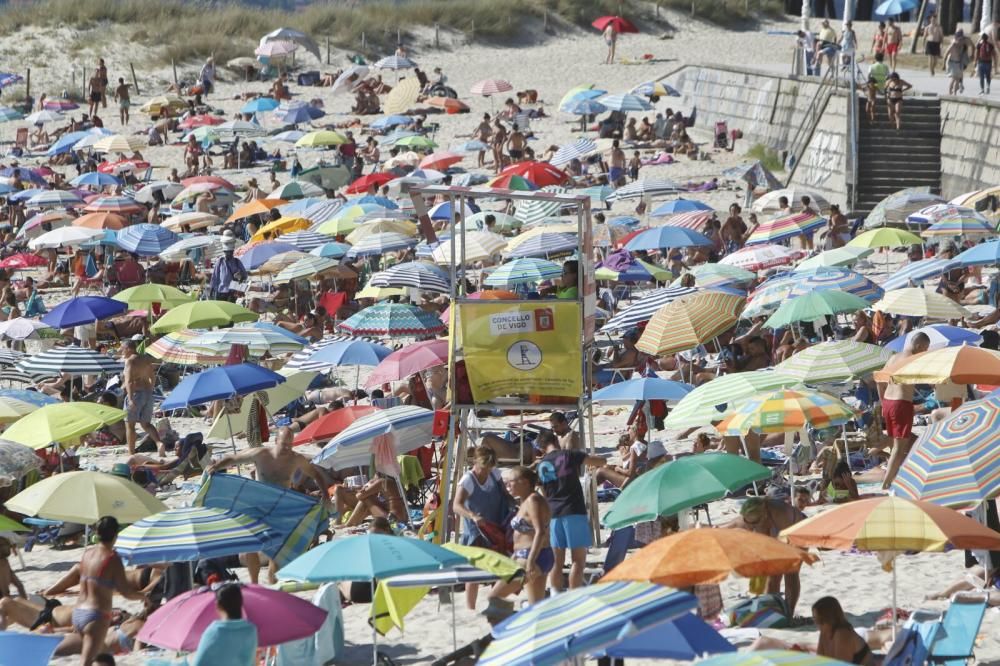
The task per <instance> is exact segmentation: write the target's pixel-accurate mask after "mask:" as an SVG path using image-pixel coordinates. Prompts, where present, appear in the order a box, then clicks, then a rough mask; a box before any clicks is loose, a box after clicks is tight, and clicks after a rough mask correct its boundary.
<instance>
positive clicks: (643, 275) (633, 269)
mask: <svg viewBox="0 0 1000 666" xmlns="http://www.w3.org/2000/svg"><path fill="white" fill-rule="evenodd" d="M672 277H673V273H671V272H670V271H669V270H667V269H665V268H660V267H659V266H654V265H653V264H650V263H647V262H645V261H642V260H641V259H633V260H632V261H630V262H629V263H628V264H627V265H626V266H622V267H620V270H613V269H611V268H609V267H607V266H600V267H598V269H597V271H595V272H594V278H595V279H597V280H610V281H613V282H650V281H652V282H667V281H669V280H670V278H672Z"/></svg>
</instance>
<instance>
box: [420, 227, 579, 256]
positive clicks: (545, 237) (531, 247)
mask: <svg viewBox="0 0 1000 666" xmlns="http://www.w3.org/2000/svg"><path fill="white" fill-rule="evenodd" d="M521 239H524V240H523V241H522V242H519V243H518V244H517V246H516V247H514V248H513V249H512V248H510V247H509V246H508V248H507V250H506V251H505V252H504V255H505V256H506V257H508V258H511V259H516V258H521V257H551V256H554V255H559V254H565V253H568V252H572V251H574V250H576V249H577V247H578V246H579V244H580V241H579V239H578V238H577V236H576V234H572V233H541V234H538V235H535V236H530V237H525V236H524V235H522V236H519V237H518V240H521ZM435 252H437V250H435ZM435 260H437V259H436V256H435ZM466 260H467V261H471V259H468V257H467V259H466Z"/></svg>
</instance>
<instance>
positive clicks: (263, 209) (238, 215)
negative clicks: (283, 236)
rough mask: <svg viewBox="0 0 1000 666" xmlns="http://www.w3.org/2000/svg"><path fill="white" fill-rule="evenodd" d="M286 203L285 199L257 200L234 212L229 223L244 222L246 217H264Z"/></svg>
mask: <svg viewBox="0 0 1000 666" xmlns="http://www.w3.org/2000/svg"><path fill="white" fill-rule="evenodd" d="M286 203H288V202H287V201H285V200H284V199H256V200H254V201H251V202H249V203H245V204H243V205H242V206H240V207H239V208H237V209H236V210H234V211H233V214H232V215H230V216H229V219H228V220H227V222H233V221H235V220H242V219H243V218H244V217H251V216H252V215H262V214H264V213H268V212H270V210H271V209H272V208H277V207H278V206H281V205H283V204H286Z"/></svg>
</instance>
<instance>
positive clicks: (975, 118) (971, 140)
mask: <svg viewBox="0 0 1000 666" xmlns="http://www.w3.org/2000/svg"><path fill="white" fill-rule="evenodd" d="M904 113H905V112H904ZM904 119H905V116H904ZM995 185H1000V103H996V102H989V101H986V100H982V99H977V98H968V97H942V98H941V194H942V195H944V196H945V197H946V198H948V199H951V198H953V197H956V196H958V195H959V194H962V193H964V192H971V191H973V190H980V189H983V188H985V187H992V186H995Z"/></svg>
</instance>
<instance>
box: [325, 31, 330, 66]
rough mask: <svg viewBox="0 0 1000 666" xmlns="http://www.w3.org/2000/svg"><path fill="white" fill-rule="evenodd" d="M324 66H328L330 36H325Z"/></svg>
mask: <svg viewBox="0 0 1000 666" xmlns="http://www.w3.org/2000/svg"><path fill="white" fill-rule="evenodd" d="M326 64H328V65H329V64H330V35H327V36H326Z"/></svg>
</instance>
